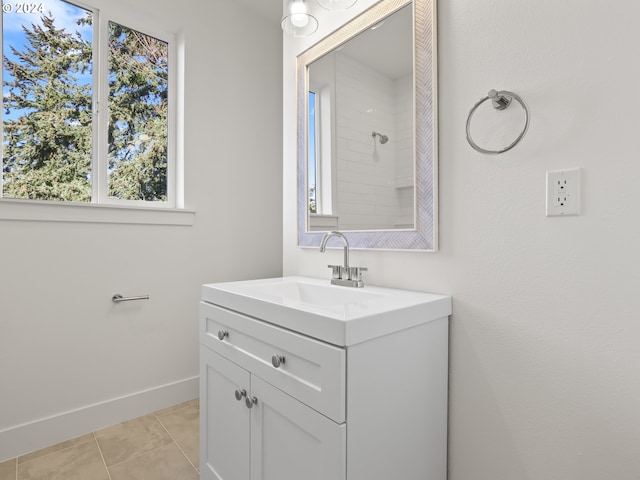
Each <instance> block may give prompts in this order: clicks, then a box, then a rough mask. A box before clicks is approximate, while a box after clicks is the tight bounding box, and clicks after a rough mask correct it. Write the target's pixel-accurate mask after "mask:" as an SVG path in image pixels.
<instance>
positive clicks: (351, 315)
mask: <svg viewBox="0 0 640 480" xmlns="http://www.w3.org/2000/svg"><path fill="white" fill-rule="evenodd" d="M202 299H203V301H205V302H208V303H212V304H215V305H218V306H220V307H223V308H226V309H229V310H233V311H236V312H239V313H243V314H245V315H249V316H252V317H255V318H259V319H261V320H264V321H267V322H270V323H273V324H274V325H278V326H281V327H284V328H287V329H290V330H293V331H296V332H299V333H302V334H304V335H308V336H311V337H313V338H317V339H319V340H323V341H326V342H329V343H332V344H334V345H339V346H348V345H353V344H356V343H360V342H363V341H366V340H370V339H372V338H375V337H377V336H381V335H385V334H388V333H391V332H393V331H397V330H402V329H405V328H410V327H412V326H415V325H419V324H421V323H425V322H428V321H431V320H436V319H438V318H442V317H446V316H448V315H450V314H451V297H448V296H446V295H438V294H433V293H425V292H415V291H408V290H399V289H392V288H382V287H374V286H365V287H363V288H351V287H342V286H337V285H331V284H330V282H329V280H327V279H317V278H310V277H279V278H270V279H261V280H246V281H239V282H226V283H212V284H207V285H203V287H202Z"/></svg>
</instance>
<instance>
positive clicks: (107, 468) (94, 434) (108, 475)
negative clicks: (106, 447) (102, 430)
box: [16, 432, 111, 480]
mask: <svg viewBox="0 0 640 480" xmlns="http://www.w3.org/2000/svg"><path fill="white" fill-rule="evenodd" d="M93 440H94V441H95V442H96V445H97V446H98V452H100V458H101V459H102V464H103V465H104V469H105V470H106V471H107V477H109V480H111V472H109V467H107V462H106V460H105V459H104V455H103V454H102V449H101V448H100V442H98V437H97V436H96V432H93ZM16 480H18V479H16Z"/></svg>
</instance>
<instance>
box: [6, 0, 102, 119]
mask: <svg viewBox="0 0 640 480" xmlns="http://www.w3.org/2000/svg"><path fill="white" fill-rule="evenodd" d="M40 4H42V5H43V7H44V11H45V12H46V13H47V14H49V13H51V15H52V16H53V18H54V19H55V25H56V28H64V29H65V31H66V32H68V33H72V32H76V31H79V32H80V33H81V34H82V36H83V38H85V39H87V40H91V39H92V38H93V31H92V27H91V26H90V25H89V26H87V25H82V26H80V25H78V24H77V23H76V20H78V19H79V18H83V17H84V16H85V15H86V10H84V9H81V8H80V7H76V6H75V5H72V4H70V3H67V2H63V1H61V0H46V1H44V2H40V3H37V5H40ZM3 5H4V10H5V11H4V12H3V14H2V45H3V47H2V49H3V54H4V55H6V56H7V57H8V58H9V59H15V56H14V55H13V54H12V52H11V48H10V47H11V46H13V47H14V48H16V49H17V50H22V49H23V48H24V46H25V44H26V37H25V35H24V32H23V30H22V27H23V25H26V26H27V27H31V25H32V24H35V25H42V22H41V14H40V13H38V12H36V13H18V12H17V5H18V2H15V3H14V2H12V1H11V0H9V1H7V0H5V1H4V2H3ZM7 5H10V7H7ZM6 10H11V11H10V12H6ZM2 75H3V79H4V80H11V76H10V75H9V74H8V72H6V71H5V70H4V68H3V70H2ZM89 81H90V80H89ZM7 90H8V89H7V88H6V87H3V98H4V95H6V93H7ZM10 117H11V116H10ZM10 117H9V118H10ZM6 118H7V116H6V115H5V119H6Z"/></svg>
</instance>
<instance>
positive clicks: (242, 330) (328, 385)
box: [200, 302, 346, 423]
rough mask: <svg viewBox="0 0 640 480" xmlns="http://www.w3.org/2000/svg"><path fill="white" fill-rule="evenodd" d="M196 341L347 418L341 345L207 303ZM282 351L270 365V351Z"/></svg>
mask: <svg viewBox="0 0 640 480" xmlns="http://www.w3.org/2000/svg"><path fill="white" fill-rule="evenodd" d="M200 341H201V343H202V344H203V345H204V346H206V347H208V348H210V349H211V350H213V351H215V352H217V353H219V354H221V355H222V356H224V357H226V358H228V359H229V360H231V361H232V362H234V363H236V364H238V365H240V366H241V367H243V368H245V369H247V370H248V371H249V372H251V373H252V374H254V375H256V376H258V377H260V378H262V379H264V380H266V381H267V382H269V383H271V384H272V385H273V386H275V387H277V388H279V389H280V390H282V391H284V392H285V393H288V394H289V395H291V396H293V397H295V398H297V399H298V400H300V401H301V402H303V403H305V404H307V405H308V406H310V407H311V408H313V409H315V410H317V411H318V412H320V413H322V414H324V415H326V416H327V417H329V418H331V419H332V420H334V421H335V422H338V423H343V422H344V421H345V403H346V402H345V399H346V398H345V397H346V393H345V372H346V369H345V351H344V349H342V348H338V347H335V346H333V345H329V344H327V343H323V342H320V341H317V340H314V339H312V338H309V337H305V336H303V335H299V334H297V333H294V332H291V331H289V330H285V329H282V328H280V327H276V326H274V325H271V324H268V323H265V322H262V321H260V320H256V319H253V318H250V317H247V316H245V315H241V314H238V313H236V312H233V311H231V310H226V309H224V308H220V307H217V306H215V305H212V304H210V303H206V302H201V303H200ZM274 355H276V356H280V357H284V362H283V363H281V364H280V366H279V367H274V365H273V363H272V357H273V356H274Z"/></svg>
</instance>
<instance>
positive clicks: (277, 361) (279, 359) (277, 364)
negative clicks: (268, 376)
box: [271, 354, 284, 368]
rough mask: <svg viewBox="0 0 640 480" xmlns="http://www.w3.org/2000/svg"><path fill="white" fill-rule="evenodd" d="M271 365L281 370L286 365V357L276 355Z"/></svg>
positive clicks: (272, 358)
mask: <svg viewBox="0 0 640 480" xmlns="http://www.w3.org/2000/svg"><path fill="white" fill-rule="evenodd" d="M271 363H272V364H273V366H274V367H275V368H279V367H280V365H282V364H283V363H284V355H278V354H275V355H273V356H272V357H271Z"/></svg>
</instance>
